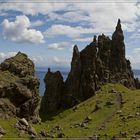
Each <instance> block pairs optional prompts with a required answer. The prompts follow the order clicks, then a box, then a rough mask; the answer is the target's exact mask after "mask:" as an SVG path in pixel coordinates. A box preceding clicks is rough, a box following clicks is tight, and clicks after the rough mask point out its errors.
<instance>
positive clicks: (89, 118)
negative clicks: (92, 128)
mask: <svg viewBox="0 0 140 140" xmlns="http://www.w3.org/2000/svg"><path fill="white" fill-rule="evenodd" d="M90 121H92V118H91V117H89V116H87V117H86V118H85V120H84V121H83V122H84V123H89V122H90Z"/></svg>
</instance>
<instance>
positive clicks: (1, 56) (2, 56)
mask: <svg viewBox="0 0 140 140" xmlns="http://www.w3.org/2000/svg"><path fill="white" fill-rule="evenodd" d="M16 54H17V52H7V53H4V52H0V63H1V62H3V61H4V60H5V59H7V58H10V57H12V56H15V55H16Z"/></svg>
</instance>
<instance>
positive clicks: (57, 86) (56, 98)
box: [40, 69, 64, 113]
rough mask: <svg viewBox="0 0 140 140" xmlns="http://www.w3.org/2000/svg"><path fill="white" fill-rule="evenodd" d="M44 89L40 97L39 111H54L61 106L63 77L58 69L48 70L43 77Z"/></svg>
mask: <svg viewBox="0 0 140 140" xmlns="http://www.w3.org/2000/svg"><path fill="white" fill-rule="evenodd" d="M44 82H45V86H46V90H45V94H44V96H43V97H42V102H41V109H40V110H41V112H42V113H52V112H56V111H57V110H59V109H60V107H61V100H62V94H63V87H64V83H63V77H62V75H61V73H60V72H59V71H57V72H51V71H50V69H48V72H47V74H46V76H45V78H44Z"/></svg>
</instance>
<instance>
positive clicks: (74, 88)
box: [41, 19, 140, 113]
mask: <svg viewBox="0 0 140 140" xmlns="http://www.w3.org/2000/svg"><path fill="white" fill-rule="evenodd" d="M44 81H45V85H46V91H45V94H44V96H43V99H42V105H41V111H42V112H44V113H52V112H55V111H57V110H58V109H61V108H69V107H72V106H74V105H76V104H78V103H80V102H82V101H84V100H86V99H88V98H89V97H91V96H94V95H95V92H96V91H97V90H98V89H100V87H101V86H102V85H104V84H105V83H121V84H123V85H125V86H126V87H128V88H139V87H140V86H139V81H138V79H135V78H134V76H133V72H132V69H131V66H130V61H129V60H127V59H126V58H125V44H124V35H123V31H122V28H121V21H120V19H119V20H118V23H117V26H116V30H115V32H114V33H113V35H112V39H110V38H109V37H107V36H105V35H104V34H102V35H99V36H98V39H97V38H96V36H94V39H93V41H92V42H91V43H90V44H89V45H88V46H87V47H86V48H85V49H83V50H82V51H81V52H79V50H78V47H77V46H76V45H75V46H74V48H73V57H72V62H71V70H70V72H69V74H68V77H67V79H66V81H65V82H64V81H63V78H62V75H61V73H60V72H59V71H57V72H51V71H50V69H49V70H48V73H47V74H46V76H45V79H44Z"/></svg>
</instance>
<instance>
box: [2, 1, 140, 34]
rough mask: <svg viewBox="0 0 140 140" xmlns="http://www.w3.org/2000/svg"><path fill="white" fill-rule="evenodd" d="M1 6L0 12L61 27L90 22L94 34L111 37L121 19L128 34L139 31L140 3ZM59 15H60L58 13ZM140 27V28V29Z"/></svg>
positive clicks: (4, 4)
mask: <svg viewBox="0 0 140 140" xmlns="http://www.w3.org/2000/svg"><path fill="white" fill-rule="evenodd" d="M30 2H31V3H22V2H21V3H20V2H19V3H1V5H0V11H3V12H6V11H8V10H12V11H19V12H22V13H23V14H26V15H36V16H37V15H38V14H43V15H47V16H46V17H47V18H48V19H47V20H54V21H56V20H58V21H59V22H61V23H64V22H67V23H71V22H79V26H81V25H83V24H84V22H86V25H88V26H89V28H92V29H94V33H108V32H109V33H110V32H112V31H113V30H114V27H115V25H116V22H117V19H118V18H120V19H121V20H122V22H123V27H124V30H125V31H128V32H132V31H134V30H136V28H138V26H137V20H138V18H139V16H140V4H137V3H136V2H137V1H133V3H125V2H123V3H122V2H121V3H119V2H118V1H116V3H115V1H114V3H113V2H112V3H101V2H97V3H76V4H75V3H59V4H58V3H34V2H33V1H32V0H31V1H30ZM57 11H59V14H58V13H56V12H57ZM128 15H129V16H128ZM139 26H140V25H139Z"/></svg>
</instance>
